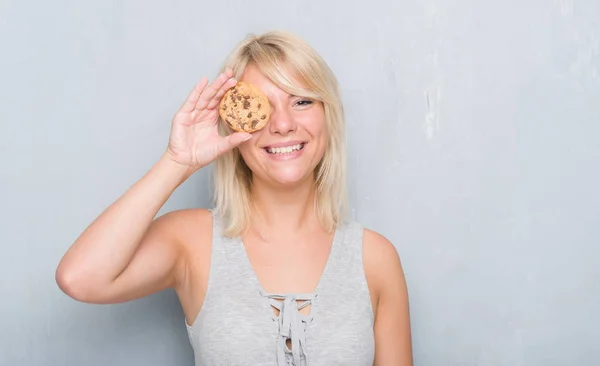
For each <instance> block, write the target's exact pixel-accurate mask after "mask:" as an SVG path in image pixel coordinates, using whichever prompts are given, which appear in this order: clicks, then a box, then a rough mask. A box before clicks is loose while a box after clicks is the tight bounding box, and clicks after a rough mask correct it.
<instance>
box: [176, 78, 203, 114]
mask: <svg viewBox="0 0 600 366" xmlns="http://www.w3.org/2000/svg"><path fill="white" fill-rule="evenodd" d="M207 84H208V79H207V78H206V77H203V78H202V79H200V81H199V82H198V83H197V84H196V85H195V86H194V89H192V91H191V92H190V95H188V97H187V99H186V100H185V102H184V103H183V105H182V106H181V108H180V109H179V110H180V111H181V112H187V113H189V112H191V111H193V110H194V107H195V106H196V104H197V103H198V99H199V98H200V95H202V92H203V91H204V88H206V85H207Z"/></svg>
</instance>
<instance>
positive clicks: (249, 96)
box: [219, 81, 271, 132]
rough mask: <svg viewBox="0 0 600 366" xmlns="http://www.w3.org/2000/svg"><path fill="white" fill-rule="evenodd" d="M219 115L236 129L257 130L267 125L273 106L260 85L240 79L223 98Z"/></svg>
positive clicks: (242, 130) (240, 130) (241, 130)
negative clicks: (259, 87) (260, 88)
mask: <svg viewBox="0 0 600 366" xmlns="http://www.w3.org/2000/svg"><path fill="white" fill-rule="evenodd" d="M219 115H220V116H221V118H222V119H223V121H225V122H226V123H227V124H228V125H229V127H231V128H232V129H233V130H235V131H239V132H255V131H258V130H260V129H261V128H264V127H265V126H266V125H267V122H268V121H269V117H270V115H271V107H270V105H269V100H268V99H267V97H266V96H265V95H264V94H263V93H262V92H261V91H260V90H259V89H258V87H256V86H255V85H252V84H249V83H246V82H243V81H238V82H237V83H236V85H235V86H234V87H233V88H230V89H229V90H227V92H226V93H225V95H224V96H223V99H221V103H220V105H219Z"/></svg>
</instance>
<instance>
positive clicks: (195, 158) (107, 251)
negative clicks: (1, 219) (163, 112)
mask: <svg viewBox="0 0 600 366" xmlns="http://www.w3.org/2000/svg"><path fill="white" fill-rule="evenodd" d="M235 83H236V81H235V80H234V79H232V72H231V70H227V72H225V73H223V74H221V75H220V76H219V77H218V78H217V79H216V80H215V81H214V82H213V83H212V84H211V85H208V82H207V80H206V79H205V78H203V79H202V81H200V82H199V83H198V84H197V85H196V87H194V89H193V90H192V92H191V93H190V95H189V96H188V98H187V99H186V101H185V102H184V104H183V105H182V107H181V108H180V110H179V111H178V112H177V114H176V115H175V117H174V118H173V125H172V128H171V136H170V139H169V147H168V149H167V151H166V153H165V154H164V155H163V156H162V157H161V159H160V160H159V161H158V162H157V163H156V164H155V165H154V166H153V167H152V168H151V169H150V171H148V173H146V174H145V175H144V176H143V177H142V178H141V179H140V180H139V181H138V182H136V183H135V184H134V185H133V186H132V187H131V188H129V189H128V190H127V192H125V193H124V194H123V195H122V196H121V197H120V198H119V199H118V200H116V201H115V202H114V203H113V204H112V205H110V206H109V207H108V208H107V209H106V210H105V211H104V212H102V214H101V215H100V216H98V217H97V218H96V219H95V220H94V221H93V222H92V223H91V224H90V225H89V226H88V227H87V228H86V230H85V231H84V232H83V233H82V234H81V235H80V236H79V238H77V240H76V241H75V243H73V245H71V247H70V248H69V250H68V251H67V253H66V254H65V255H64V257H63V258H62V260H61V261H60V263H59V265H58V268H57V270H56V281H57V283H58V285H59V287H60V288H61V290H62V291H64V292H65V293H66V294H67V295H69V296H71V297H72V298H74V299H76V300H79V301H82V302H90V303H103V304H105V303H117V302H124V301H129V300H132V299H136V298H139V297H142V296H146V295H149V294H152V293H155V292H158V291H160V290H162V289H165V288H167V287H176V286H177V284H178V282H179V281H180V280H181V279H182V277H183V276H184V271H185V265H186V263H185V255H184V243H183V241H182V235H181V234H180V233H181V232H182V231H183V230H180V228H178V226H180V225H182V224H183V223H184V220H183V219H182V215H184V213H182V212H179V211H175V212H171V213H168V214H166V215H163V216H161V217H159V218H157V219H154V218H155V216H156V214H157V213H158V211H159V210H160V208H161V207H162V206H163V205H164V203H165V202H166V200H167V199H168V198H169V197H170V195H171V194H172V193H173V191H174V190H175V189H176V188H177V187H178V186H179V185H180V184H181V183H182V182H183V181H185V180H186V179H187V178H188V177H189V176H190V175H191V174H193V173H194V172H195V171H197V170H198V169H200V168H202V167H204V166H206V165H208V164H209V163H210V162H212V161H213V160H214V159H216V158H217V157H218V156H219V155H221V154H222V153H224V152H226V151H228V150H230V149H232V148H234V147H236V146H237V145H239V144H240V143H242V142H243V141H245V140H247V139H248V138H250V135H249V134H247V133H233V134H231V135H229V136H227V137H221V136H219V134H218V130H217V123H218V110H217V108H218V104H219V101H220V99H221V98H222V96H223V94H224V93H225V91H226V90H227V89H229V88H230V87H232V86H233V85H235Z"/></svg>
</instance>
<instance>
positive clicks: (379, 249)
mask: <svg viewBox="0 0 600 366" xmlns="http://www.w3.org/2000/svg"><path fill="white" fill-rule="evenodd" d="M362 230H363V265H364V269H365V275H366V277H367V281H368V282H369V286H370V287H371V288H372V290H374V291H375V292H376V293H377V294H382V293H385V292H387V291H393V290H397V289H400V288H404V286H405V279H404V271H403V269H402V263H401V261H400V255H399V252H398V249H397V247H396V246H395V245H394V244H393V243H392V242H391V241H390V240H389V239H388V238H386V237H385V236H383V235H382V234H380V233H379V232H377V231H375V230H371V229H369V228H363V229H362Z"/></svg>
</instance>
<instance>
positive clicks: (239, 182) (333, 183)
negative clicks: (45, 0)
mask: <svg viewBox="0 0 600 366" xmlns="http://www.w3.org/2000/svg"><path fill="white" fill-rule="evenodd" d="M249 64H252V65H255V66H256V67H258V69H259V70H260V71H261V72H262V73H263V74H264V75H265V76H266V77H267V78H269V79H270V80H271V82H273V83H274V84H275V85H277V86H278V87H279V88H281V89H282V90H284V91H286V92H287V93H290V94H293V95H298V96H303V97H307V98H312V99H314V100H317V101H320V102H322V103H323V106H324V111H325V123H326V128H327V132H328V141H327V146H326V149H325V153H324V155H323V158H322V159H321V161H320V162H319V164H318V165H317V167H316V168H315V173H316V174H315V185H316V187H315V188H316V190H315V192H316V194H315V212H316V214H317V217H318V219H319V221H320V222H321V224H322V225H323V226H324V228H325V229H326V230H328V231H333V230H334V229H335V228H336V227H337V225H338V223H340V222H341V221H343V220H344V219H345V215H346V211H347V205H348V204H347V193H346V147H345V118H344V110H343V107H342V103H341V97H340V93H339V89H338V83H337V80H336V78H335V76H334V74H333V72H332V71H331V70H330V68H329V67H328V66H327V64H326V63H325V61H324V60H323V59H322V58H321V57H320V56H319V55H318V54H317V53H316V52H315V51H314V50H313V49H312V48H311V47H310V46H309V45H308V44H307V43H306V42H304V41H303V40H302V39H299V38H298V37H296V36H294V35H292V34H289V33H286V32H281V31H272V32H267V33H264V34H262V35H259V36H257V35H250V36H248V37H247V38H246V39H244V40H243V41H242V42H241V43H240V44H238V46H237V47H236V49H235V50H234V51H233V52H232V53H231V55H230V56H229V58H228V59H227V60H226V62H225V64H224V65H223V68H222V71H225V70H226V69H227V68H231V69H232V70H233V72H234V77H235V78H237V79H238V80H239V78H240V77H241V76H242V74H243V72H244V69H245V67H246V66H247V65H249ZM296 80H297V81H296ZM298 84H301V85H298ZM219 132H220V134H221V135H223V136H226V135H227V134H230V133H231V132H232V131H231V129H230V128H229V127H228V126H227V125H226V123H224V122H223V121H222V120H221V119H219ZM213 184H214V187H213V200H214V205H215V207H214V209H215V211H216V214H217V215H218V216H219V218H220V219H221V220H222V223H223V234H224V235H225V236H229V237H234V236H238V235H241V234H242V233H243V232H244V231H245V230H246V229H247V228H248V226H249V225H250V215H251V209H252V197H251V184H252V171H251V170H250V168H248V166H247V165H246V163H245V162H244V160H243V158H242V156H241V154H240V152H239V150H238V149H237V148H236V149H233V150H230V151H228V152H227V153H225V154H223V155H221V156H220V157H219V158H217V160H216V161H215V170H214V181H213Z"/></svg>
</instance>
